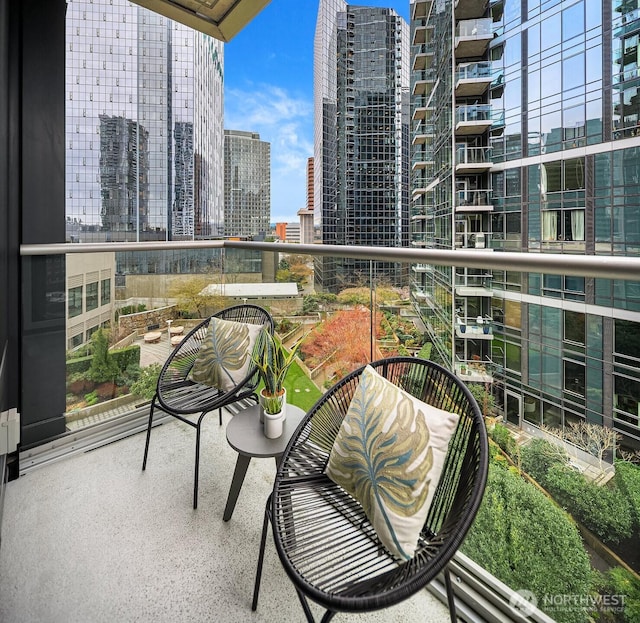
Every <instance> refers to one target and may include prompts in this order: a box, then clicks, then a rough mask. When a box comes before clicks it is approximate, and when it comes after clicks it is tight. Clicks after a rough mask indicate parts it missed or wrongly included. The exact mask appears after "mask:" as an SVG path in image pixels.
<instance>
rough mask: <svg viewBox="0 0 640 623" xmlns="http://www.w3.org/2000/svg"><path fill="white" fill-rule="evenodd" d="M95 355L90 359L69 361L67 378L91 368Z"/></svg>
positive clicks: (78, 358)
mask: <svg viewBox="0 0 640 623" xmlns="http://www.w3.org/2000/svg"><path fill="white" fill-rule="evenodd" d="M92 359H93V355H89V356H88V357H77V358H76V359H69V360H68V361H67V378H68V377H69V376H70V375H72V374H78V373H82V372H86V371H87V370H88V369H89V367H90V366H91V360H92Z"/></svg>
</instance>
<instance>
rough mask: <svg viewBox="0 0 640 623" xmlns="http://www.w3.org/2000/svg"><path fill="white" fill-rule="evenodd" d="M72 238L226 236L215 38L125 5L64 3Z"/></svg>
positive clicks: (114, 1) (119, 0) (113, 1)
mask: <svg viewBox="0 0 640 623" xmlns="http://www.w3.org/2000/svg"><path fill="white" fill-rule="evenodd" d="M66 29H67V32H66V45H67V49H66V57H67V64H66V67H67V70H66V143H67V157H66V206H67V208H66V211H67V238H68V239H71V240H81V241H85V242H90V241H104V240H107V241H108V240H113V241H119V240H127V241H129V240H131V241H138V240H172V239H193V238H199V237H215V236H218V235H221V234H222V232H223V227H224V224H223V168H222V154H223V87H222V83H223V44H222V43H221V42H220V41H217V40H214V39H212V38H210V37H208V36H206V35H203V34H201V33H199V32H196V31H194V30H192V29H190V28H187V27H185V26H183V25H181V24H178V23H177V22H173V21H171V20H169V19H167V18H165V17H162V16H160V15H158V14H156V13H153V12H151V11H148V10H146V9H142V8H140V7H137V6H136V5H132V4H130V3H129V2H127V1H125V0H94V1H93V2H87V1H86V0H70V1H69V3H68V8H67V15H66Z"/></svg>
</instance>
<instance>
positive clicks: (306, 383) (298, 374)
mask: <svg viewBox="0 0 640 623" xmlns="http://www.w3.org/2000/svg"><path fill="white" fill-rule="evenodd" d="M284 385H285V387H286V388H287V402H288V403H289V404H292V405H295V406H296V407H300V408H301V409H302V410H303V411H305V412H306V411H308V410H309V409H310V408H311V407H312V406H313V405H314V404H315V403H316V401H317V400H318V398H320V396H322V392H321V391H320V390H319V389H318V388H317V387H316V386H315V384H314V383H313V381H311V379H309V377H308V376H307V375H306V374H305V373H304V372H303V371H302V368H301V367H300V366H299V365H298V362H297V361H294V362H293V365H292V366H291V367H290V368H289V372H288V374H287V378H286V379H285V382H284Z"/></svg>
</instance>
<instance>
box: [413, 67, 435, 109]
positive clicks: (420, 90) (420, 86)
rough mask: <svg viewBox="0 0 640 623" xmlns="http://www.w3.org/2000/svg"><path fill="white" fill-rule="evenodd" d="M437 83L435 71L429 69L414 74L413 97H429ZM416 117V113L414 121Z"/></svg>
mask: <svg viewBox="0 0 640 623" xmlns="http://www.w3.org/2000/svg"><path fill="white" fill-rule="evenodd" d="M434 83H435V71H434V69H433V68H431V67H429V68H427V69H424V70H422V71H416V72H414V74H413V90H412V95H423V96H429V95H430V94H431V89H433V85H434ZM415 118H416V115H415V113H414V119H415Z"/></svg>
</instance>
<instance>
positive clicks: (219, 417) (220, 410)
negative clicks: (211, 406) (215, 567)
mask: <svg viewBox="0 0 640 623" xmlns="http://www.w3.org/2000/svg"><path fill="white" fill-rule="evenodd" d="M218 419H219V420H220V426H222V407H220V408H219V409H218Z"/></svg>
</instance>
